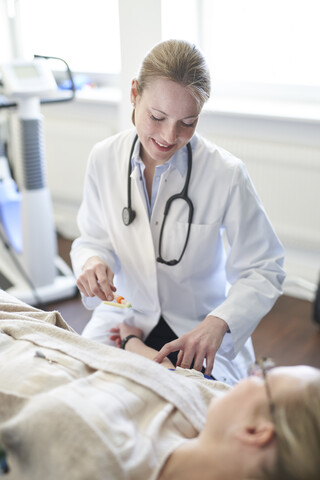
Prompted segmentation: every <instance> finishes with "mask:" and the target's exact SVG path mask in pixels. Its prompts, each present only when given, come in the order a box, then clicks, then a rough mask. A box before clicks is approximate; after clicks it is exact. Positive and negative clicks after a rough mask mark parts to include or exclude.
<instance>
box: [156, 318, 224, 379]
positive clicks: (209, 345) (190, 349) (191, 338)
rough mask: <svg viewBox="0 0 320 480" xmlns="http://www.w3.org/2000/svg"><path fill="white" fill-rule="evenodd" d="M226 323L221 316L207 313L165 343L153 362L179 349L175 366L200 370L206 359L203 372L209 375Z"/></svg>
mask: <svg viewBox="0 0 320 480" xmlns="http://www.w3.org/2000/svg"><path fill="white" fill-rule="evenodd" d="M228 328H229V327H228V325H227V323H226V322H225V321H224V320H222V319H221V318H218V317H214V316H212V315H208V316H207V317H206V318H205V319H204V320H203V321H202V322H201V323H199V325H197V326H196V327H195V328H193V329H192V330H190V332H188V333H185V334H184V335H182V336H181V337H179V338H177V340H173V341H172V342H169V343H166V345H164V346H163V347H162V349H161V350H160V351H159V353H158V354H157V355H156V356H155V357H154V361H155V362H159V363H161V361H162V360H163V358H164V357H166V356H167V355H169V354H170V353H172V352H176V351H177V350H179V354H178V360H177V367H182V368H190V366H191V364H192V361H194V365H193V368H194V369H195V370H198V371H201V369H202V366H203V361H204V359H206V369H205V372H204V373H205V374H206V375H211V372H212V368H213V363H214V358H215V355H216V353H217V350H218V348H219V347H220V345H221V342H222V340H223V337H224V335H225V333H226V332H227V330H228Z"/></svg>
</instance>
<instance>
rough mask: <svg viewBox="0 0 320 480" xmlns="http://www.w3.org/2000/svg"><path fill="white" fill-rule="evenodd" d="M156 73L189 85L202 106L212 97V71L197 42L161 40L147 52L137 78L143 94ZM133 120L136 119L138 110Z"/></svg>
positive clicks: (140, 93)
mask: <svg viewBox="0 0 320 480" xmlns="http://www.w3.org/2000/svg"><path fill="white" fill-rule="evenodd" d="M155 77H163V78H167V79H168V80H172V81H173V82H177V83H179V84H181V85H183V86H184V87H186V88H187V89H189V90H190V92H191V94H192V95H193V96H194V98H195V99H196V101H197V102H198V105H199V107H200V109H201V108H202V106H203V104H204V103H205V102H206V101H207V100H208V99H209V97H210V91H211V81H210V73H209V69H208V66H207V63H206V61H205V58H204V56H203V55H202V53H201V52H200V50H199V49H198V48H197V47H196V46H195V45H193V44H191V43H189V42H186V41H184V40H167V41H164V42H161V43H159V44H158V45H156V46H155V47H154V48H153V49H152V50H151V51H150V52H149V53H148V54H147V55H146V57H145V58H144V60H143V62H142V65H141V68H140V71H139V74H138V78H137V92H138V94H139V95H140V96H141V95H142V93H143V91H144V89H145V88H146V87H148V86H149V85H150V83H151V81H152V80H153V79H154V78H155ZM132 120H133V123H134V111H133V115H132Z"/></svg>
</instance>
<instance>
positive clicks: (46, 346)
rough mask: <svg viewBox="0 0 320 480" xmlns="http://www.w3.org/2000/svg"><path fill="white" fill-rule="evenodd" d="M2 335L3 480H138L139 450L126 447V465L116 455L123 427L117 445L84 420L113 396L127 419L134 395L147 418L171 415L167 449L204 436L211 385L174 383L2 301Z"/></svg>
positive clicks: (167, 374)
mask: <svg viewBox="0 0 320 480" xmlns="http://www.w3.org/2000/svg"><path fill="white" fill-rule="evenodd" d="M0 329H1V334H0V444H2V445H3V446H4V447H5V449H6V451H7V454H8V463H9V465H10V463H11V467H12V468H11V474H9V475H8V477H7V478H8V479H13V478H17V479H18V478H19V479H20V478H25V479H30V480H31V479H32V480H35V479H37V478H39V479H40V478H41V479H42V478H43V479H44V478H45V479H46V480H49V479H51V478H52V479H55V478H63V479H64V478H65V479H68V480H72V479H84V480H85V479H88V480H89V479H90V480H92V479H113V478H114V479H117V480H118V479H120V478H137V479H138V478H139V475H141V472H142V471H143V469H142V470H141V468H142V467H141V465H140V464H142V463H143V461H144V460H143V459H142V457H141V460H139V461H138V462H134V461H132V458H139V455H141V452H140V450H141V449H140V450H139V451H137V452H135V450H134V446H132V445H131V446H130V449H131V450H130V455H131V456H130V455H129V453H127V452H123V446H124V445H126V447H125V448H128V447H127V444H128V442H129V440H126V441H127V443H125V441H124V440H123V438H122V437H121V435H125V436H126V435H127V430H128V431H129V430H130V428H131V426H130V425H129V423H127V424H126V426H125V427H123V426H121V429H120V430H121V432H120V433H121V435H120V433H119V431H120V430H119V428H120V427H119V426H118V424H117V426H116V427H114V428H115V432H116V433H114V431H113V430H112V432H113V433H112V435H111V436H112V439H110V438H109V437H110V431H109V430H108V429H106V428H105V429H104V430H103V428H102V427H101V425H102V424H103V422H104V421H105V419H102V418H100V419H99V418H98V414H96V415H93V413H92V412H100V411H101V408H100V406H101V402H102V403H103V402H107V399H111V400H112V398H111V397H112V396H117V395H118V397H119V404H120V403H121V405H124V406H123V409H124V410H123V411H125V409H126V408H127V409H128V408H129V407H127V406H126V405H130V408H131V411H129V413H128V418H129V417H130V415H131V414H132V409H133V410H134V409H136V408H137V407H136V403H132V404H131V403H130V401H131V393H132V392H135V391H136V392H137V395H138V396H139V395H140V397H141V398H142V400H143V401H145V402H146V406H147V407H148V408H149V407H150V403H153V404H154V409H153V410H152V412H153V413H152V415H154V412H155V411H157V409H159V408H160V407H159V406H158V404H159V405H161V408H166V411H168V412H169V410H170V409H171V410H170V412H171V413H170V415H171V414H173V413H172V412H175V413H174V414H175V415H178V417H179V418H180V420H179V421H180V424H181V427H179V428H180V430H179V435H178V434H176V433H175V437H174V440H172V447H170V448H173V446H174V445H178V444H179V442H181V438H182V437H184V436H185V435H186V436H188V435H190V436H192V435H194V434H195V433H194V432H199V431H200V430H201V429H202V428H203V425H204V423H205V417H206V410H207V406H208V403H209V402H210V399H211V397H212V395H213V393H212V390H214V391H217V392H218V394H219V391H224V389H225V387H224V386H223V385H222V384H219V383H218V382H210V381H206V380H200V381H195V380H193V379H192V378H186V377H184V376H179V375H177V374H176V373H174V372H171V371H169V370H167V369H165V368H163V367H162V366H160V365H158V364H156V363H154V362H152V361H150V360H147V359H145V358H143V357H141V356H139V355H135V354H132V353H130V352H125V351H122V350H119V349H116V348H114V347H110V346H106V345H102V344H98V343H95V342H92V341H90V340H87V339H84V338H82V337H81V336H79V335H78V334H77V333H75V332H74V331H73V330H72V329H71V328H70V327H69V326H68V325H67V324H66V322H65V321H64V320H63V319H62V317H61V315H60V314H59V313H58V312H50V313H47V312H43V311H41V310H38V309H36V308H33V307H30V306H28V305H26V304H23V303H22V302H19V301H18V300H17V299H15V298H13V297H11V296H9V295H7V294H6V293H5V292H3V291H0ZM50 369H51V370H50ZM196 376H197V375H196ZM109 381H111V383H112V385H113V386H114V390H113V391H112V392H111V391H110V388H109V386H108V385H109V383H108V382H109ZM103 395H105V397H104V396H103ZM140 397H139V398H140ZM145 399H147V401H146V400H145ZM108 401H109V400H108ZM98 402H100V403H99V406H98V407H97V408H96V407H95V405H98ZM126 402H128V403H126ZM168 406H169V407H168ZM95 408H96V410H95ZM117 408H118V407H117ZM121 408H122V407H121ZM168 408H169V410H168ZM129 410H130V409H129ZM140 410H143V409H141V408H140ZM140 410H139V411H138V410H137V412H136V417H137V418H138V416H139V415H140V414H141V412H140ZM121 411H122V410H121ZM148 411H149V410H148ZM150 411H151V410H150ZM126 413H127V412H126ZM146 415H148V413H147V408H146ZM149 415H151V413H150V414H149ZM96 417H97V418H96ZM132 417H133V420H135V418H134V415H133V414H132ZM178 417H175V418H178ZM152 418H153V417H152ZM152 418H151V417H150V418H149V417H148V422H147V423H149V422H151V421H152ZM168 418H169V413H168ZM166 422H167V420H166ZM142 423H143V420H142ZM175 423H177V421H176V420H175ZM109 425H110V422H109ZM165 425H166V427H165V428H168V425H169V423H168V422H167V423H166V424H165ZM100 427H101V428H100ZM139 428H140V427H139ZM146 428H147V429H148V428H149V427H146ZM117 429H118V430H117ZM181 432H182V433H181ZM188 432H189V433H188ZM118 434H119V438H120V437H121V441H120V440H119V451H117V448H115V445H117V441H118V440H117V438H118V437H117V435H118ZM134 435H135V434H134V433H133V437H134ZM139 435H140V434H139ZM148 435H150V433H147V437H148ZM178 437H179V438H178ZM111 440H112V444H111V443H110V442H111ZM131 443H132V440H131ZM137 444H138V442H137ZM169 444H170V442H169ZM169 444H168V451H165V449H163V448H162V447H161V448H162V450H161V449H160V450H161V451H160V453H159V458H155V459H154V467H153V468H152V472H153V473H150V476H148V477H147V476H146V477H145V478H156V477H157V473H158V471H159V468H160V466H161V462H164V461H165V458H166V455H168V454H170V448H169V446H170V445H169ZM121 449H122V450H121ZM110 452H111V453H110ZM125 462H127V463H125ZM130 462H131V463H130ZM121 464H125V465H126V466H125V467H123V465H121ZM150 464H152V462H151V460H150ZM130 465H131V466H130ZM139 472H140V473H139ZM140 478H141V480H144V478H143V477H140Z"/></svg>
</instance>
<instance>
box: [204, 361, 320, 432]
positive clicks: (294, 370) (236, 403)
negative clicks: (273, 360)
mask: <svg viewBox="0 0 320 480" xmlns="http://www.w3.org/2000/svg"><path fill="white" fill-rule="evenodd" d="M316 381H318V382H320V370H319V369H316V368H313V367H308V366H294V367H277V368H274V369H272V370H270V371H269V372H268V374H267V382H268V386H269V390H270V395H271V399H272V401H275V402H276V400H277V399H279V398H291V397H292V396H293V395H299V392H301V391H303V389H304V388H305V387H306V386H307V385H308V384H309V383H310V382H316ZM261 408H264V409H268V397H267V392H266V386H265V381H264V379H263V378H260V377H248V378H246V379H244V380H242V381H240V382H239V383H238V384H237V385H236V386H235V387H234V388H233V389H231V390H230V391H229V392H228V393H227V394H226V395H225V396H223V397H220V398H217V399H213V400H212V402H211V404H210V408H209V411H208V419H207V424H208V427H209V428H210V430H211V434H213V435H222V434H223V433H225V432H227V431H228V428H230V429H233V428H234V427H235V425H237V423H239V422H240V423H241V421H244V420H246V419H247V418H248V416H249V417H250V415H253V414H254V412H257V411H258V410H259V409H261ZM240 423H239V424H240Z"/></svg>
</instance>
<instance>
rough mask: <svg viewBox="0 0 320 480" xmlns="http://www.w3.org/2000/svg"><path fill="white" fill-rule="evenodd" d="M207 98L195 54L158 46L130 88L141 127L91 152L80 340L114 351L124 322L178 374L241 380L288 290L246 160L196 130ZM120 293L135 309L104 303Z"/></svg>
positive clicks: (83, 224) (81, 252)
mask: <svg viewBox="0 0 320 480" xmlns="http://www.w3.org/2000/svg"><path fill="white" fill-rule="evenodd" d="M209 95H210V76H209V72H208V68H207V65H206V62H205V60H204V58H203V56H202V54H201V53H200V52H199V50H198V49H197V48H196V47H195V46H194V45H191V44H189V43H187V42H185V41H177V40H170V41H166V42H162V43H160V44H158V45H156V46H155V47H154V48H153V50H151V52H150V53H149V54H148V55H147V56H146V57H145V59H144V61H143V63H142V66H141V69H140V72H139V75H138V77H137V78H136V79H134V80H133V81H132V86H131V101H132V105H133V123H134V125H135V129H134V130H130V131H125V132H122V133H120V134H117V135H115V136H112V137H111V138H107V139H105V140H104V141H102V142H100V143H98V144H97V145H96V146H95V147H94V148H93V150H92V152H91V155H90V158H89V163H88V168H87V174H86V179H85V187H84V197H83V201H82V204H81V207H80V210H79V214H78V226H79V229H80V234H81V235H80V237H79V238H77V239H76V240H75V241H74V243H73V246H72V250H71V259H72V263H73V268H74V272H75V275H76V277H77V285H78V287H79V289H80V291H81V294H82V296H83V302H84V304H85V305H86V306H87V308H91V309H93V308H94V309H95V310H94V313H93V315H92V318H91V320H90V321H89V323H88V324H87V326H86V327H85V329H84V331H83V335H84V336H86V337H89V338H92V339H95V340H98V341H101V342H104V343H112V341H111V340H110V338H109V337H110V329H111V328H113V327H115V326H116V325H117V324H119V323H121V322H123V321H124V322H126V323H128V324H130V325H132V326H136V327H138V328H140V329H142V331H143V333H144V338H143V340H144V341H145V343H146V344H147V345H148V346H150V347H152V348H155V349H156V350H159V349H160V352H159V354H158V355H157V357H156V358H155V360H156V361H159V362H161V360H162V359H163V358H164V357H166V356H169V358H170V359H171V360H172V361H173V362H174V363H175V364H177V365H178V366H181V367H183V368H189V367H190V366H191V365H193V368H195V369H197V370H201V369H202V367H203V365H204V369H203V371H204V372H205V373H206V374H207V375H208V374H211V373H212V376H214V378H216V379H218V380H221V381H224V382H227V383H229V384H234V383H235V382H237V381H238V380H239V379H240V378H242V377H244V376H246V373H247V370H248V366H249V365H250V364H252V363H253V361H254V351H253V347H252V342H251V338H250V335H251V334H252V332H253V331H254V329H255V327H256V326H257V325H258V323H259V321H260V320H261V318H262V317H263V316H264V315H265V314H266V313H267V312H268V311H269V310H270V309H271V308H272V306H273V305H274V303H275V301H276V299H277V298H278V296H279V295H280V294H281V284H282V282H283V280H284V272H283V270H282V264H283V248H282V246H281V244H280V242H279V240H278V239H277V237H276V235H275V233H274V231H273V229H272V226H271V225H270V222H269V220H268V218H267V215H266V213H265V211H264V209H263V206H262V205H261V202H260V200H259V198H258V196H257V194H256V192H255V189H254V187H253V185H252V183H251V180H250V178H249V176H248V174H247V172H246V169H245V167H244V165H243V163H242V162H241V161H240V160H239V159H237V158H235V157H234V156H233V155H231V154H230V153H228V152H226V151H225V150H223V149H221V148H219V147H218V146H216V145H214V144H212V143H210V142H208V141H207V140H205V139H204V138H202V137H201V136H200V135H197V134H196V133H195V130H196V126H197V123H198V119H199V115H200V112H201V109H202V107H203V104H204V102H205V101H206V100H207V99H208V98H209ZM116 290H117V292H118V293H119V294H120V295H122V296H123V297H125V298H126V299H127V300H128V301H129V302H131V304H132V307H133V308H130V309H129V308H128V309H120V308H115V307H112V306H110V305H106V304H104V303H103V301H110V300H113V298H114V292H115V291H116Z"/></svg>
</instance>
